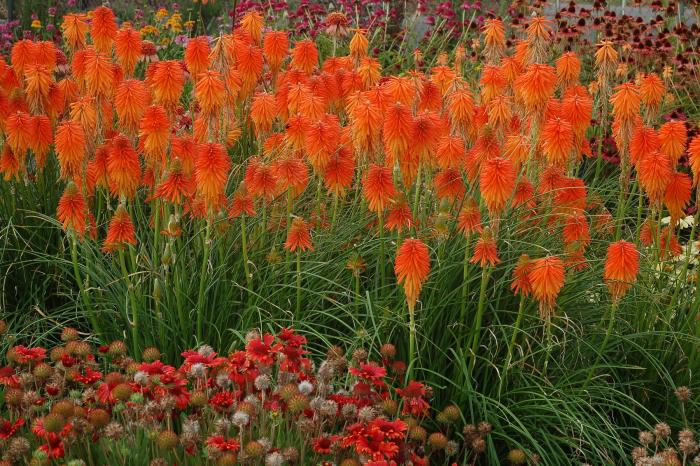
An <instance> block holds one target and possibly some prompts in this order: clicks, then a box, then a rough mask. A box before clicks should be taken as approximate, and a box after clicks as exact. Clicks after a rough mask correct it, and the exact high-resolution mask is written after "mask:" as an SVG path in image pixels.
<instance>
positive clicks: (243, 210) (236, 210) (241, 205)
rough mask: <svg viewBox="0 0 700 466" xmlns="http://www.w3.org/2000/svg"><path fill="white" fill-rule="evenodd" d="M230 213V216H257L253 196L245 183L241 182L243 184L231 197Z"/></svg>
mask: <svg viewBox="0 0 700 466" xmlns="http://www.w3.org/2000/svg"><path fill="white" fill-rule="evenodd" d="M228 215H229V217H230V218H237V217H240V216H241V215H247V216H248V217H254V216H255V208H254V205H253V198H252V197H251V196H250V195H249V194H248V191H247V190H246V189H245V184H243V183H241V186H240V187H239V188H238V189H237V190H236V192H235V193H234V194H233V198H232V199H231V207H229V210H228Z"/></svg>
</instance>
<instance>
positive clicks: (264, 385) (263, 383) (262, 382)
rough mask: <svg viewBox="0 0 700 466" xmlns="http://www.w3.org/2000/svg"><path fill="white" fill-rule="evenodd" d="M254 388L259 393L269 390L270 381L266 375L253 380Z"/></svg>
mask: <svg viewBox="0 0 700 466" xmlns="http://www.w3.org/2000/svg"><path fill="white" fill-rule="evenodd" d="M254 383H255V388H257V389H258V390H261V391H266V390H268V389H269V388H270V383H271V379H270V376H269V375H267V374H262V375H259V376H257V377H256V378H255V382H254Z"/></svg>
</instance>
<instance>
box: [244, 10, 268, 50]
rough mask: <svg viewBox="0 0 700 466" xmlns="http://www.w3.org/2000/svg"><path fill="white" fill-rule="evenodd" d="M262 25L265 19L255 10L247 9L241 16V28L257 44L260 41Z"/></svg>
mask: <svg viewBox="0 0 700 466" xmlns="http://www.w3.org/2000/svg"><path fill="white" fill-rule="evenodd" d="M264 25H265V21H264V19H263V17H262V15H261V14H260V13H259V12H258V11H257V10H253V9H251V10H248V12H247V13H246V14H245V15H244V16H243V18H241V29H243V30H244V31H245V32H247V33H248V35H249V36H250V38H251V39H252V40H253V42H255V43H256V44H258V45H260V42H261V41H262V29H263V26H264Z"/></svg>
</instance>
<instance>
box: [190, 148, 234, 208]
mask: <svg viewBox="0 0 700 466" xmlns="http://www.w3.org/2000/svg"><path fill="white" fill-rule="evenodd" d="M230 170H231V160H230V158H229V156H228V154H227V153H226V150H225V149H224V147H223V146H222V145H221V144H216V143H206V144H202V145H201V146H199V149H198V151H197V160H196V161H195V171H194V174H195V182H196V185H197V192H198V193H199V194H201V195H202V197H203V198H204V203H205V205H206V206H207V208H209V207H212V206H213V205H215V204H216V203H217V202H218V200H219V198H220V197H221V195H222V194H224V190H225V189H226V182H227V180H228V175H229V171H230Z"/></svg>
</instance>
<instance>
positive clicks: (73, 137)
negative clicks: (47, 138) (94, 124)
mask: <svg viewBox="0 0 700 466" xmlns="http://www.w3.org/2000/svg"><path fill="white" fill-rule="evenodd" d="M56 155H57V157H58V163H59V165H60V168H61V178H64V179H71V178H73V177H74V176H76V175H79V174H80V172H81V171H82V168H83V162H84V159H85V133H84V132H83V128H82V126H81V125H80V124H79V123H77V122H75V121H70V120H67V121H64V122H63V123H61V124H60V125H59V126H58V128H57V130H56Z"/></svg>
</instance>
